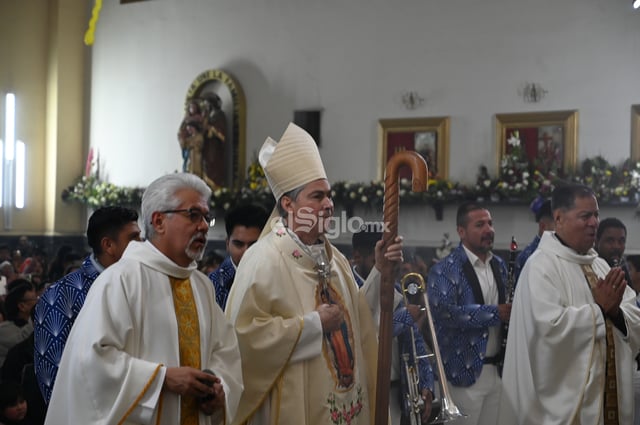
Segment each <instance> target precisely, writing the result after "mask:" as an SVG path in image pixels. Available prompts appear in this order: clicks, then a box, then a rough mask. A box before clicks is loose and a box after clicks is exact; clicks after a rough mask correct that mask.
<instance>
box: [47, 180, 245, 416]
mask: <svg viewBox="0 0 640 425" xmlns="http://www.w3.org/2000/svg"><path fill="white" fill-rule="evenodd" d="M210 196H211V189H210V188H209V187H208V186H207V185H206V183H204V181H202V179H200V178H199V177H197V176H195V175H193V174H188V173H175V174H169V175H166V176H163V177H160V178H158V179H156V180H155V181H154V182H152V183H151V184H150V185H149V187H148V188H147V189H146V190H145V192H144V195H143V197H142V214H141V215H142V222H143V227H144V231H145V236H146V238H147V241H146V242H131V243H130V244H129V246H128V247H127V249H126V250H125V252H124V254H123V256H122V258H121V259H120V261H118V263H116V264H114V265H113V266H111V267H109V268H108V269H107V270H105V271H104V272H103V273H101V274H100V276H99V277H98V278H97V279H96V281H95V282H94V284H93V286H92V289H91V291H90V292H89V294H88V295H87V299H86V301H85V305H84V307H83V308H82V310H80V314H79V315H78V319H77V320H76V323H75V324H74V326H73V328H72V329H71V333H70V335H69V338H68V340H67V345H66V347H65V350H64V353H63V355H62V360H61V362H60V369H59V371H58V378H57V381H56V385H55V387H54V389H53V394H52V397H51V401H50V403H49V411H48V412H47V419H46V422H45V424H50V425H58V424H98V423H100V424H102V423H110V424H111V423H113V424H115V423H155V424H161V425H170V424H171V425H173V424H177V423H181V424H187V423H188V424H192V423H193V424H200V425H208V424H218V423H223V422H225V421H226V422H227V423H228V422H229V421H230V419H231V418H233V416H234V415H235V412H236V408H237V405H238V401H239V397H240V394H241V393H242V372H241V368H240V353H239V350H238V342H237V339H236V335H235V332H234V331H233V328H232V327H231V325H230V324H229V323H228V322H227V320H226V318H225V316H224V314H223V313H222V310H221V309H220V307H219V306H218V305H217V304H216V300H215V293H214V289H213V285H211V282H210V281H209V279H208V278H207V277H206V276H205V275H204V274H202V273H201V272H199V271H198V270H197V261H199V260H200V259H201V258H202V255H203V253H204V251H205V247H206V244H207V233H208V231H209V226H210V221H211V217H210V214H209V207H208V201H209V198H210Z"/></svg>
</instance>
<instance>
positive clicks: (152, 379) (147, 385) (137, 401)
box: [118, 363, 164, 425]
mask: <svg viewBox="0 0 640 425" xmlns="http://www.w3.org/2000/svg"><path fill="white" fill-rule="evenodd" d="M163 366H164V365H163V364H162V363H160V364H159V365H158V366H156V370H154V371H153V375H151V378H150V379H149V381H148V382H147V383H146V384H145V386H144V388H143V389H142V392H140V394H139V395H138V397H137V398H136V399H135V400H134V402H133V404H132V405H131V407H129V409H127V411H126V412H125V413H124V416H123V417H122V419H120V421H119V422H118V425H122V424H123V423H124V421H125V420H127V418H128V417H129V415H130V414H131V412H133V409H135V408H136V406H137V405H138V403H139V402H140V400H142V397H144V395H145V393H146V392H147V390H148V389H149V387H150V386H151V383H152V382H153V381H154V380H155V379H156V376H158V372H159V371H160V368H161V367H163ZM160 396H161V397H162V393H160ZM160 401H162V398H160ZM160 406H161V405H160ZM158 417H160V409H158Z"/></svg>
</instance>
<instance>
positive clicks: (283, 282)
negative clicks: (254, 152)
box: [225, 223, 380, 425]
mask: <svg viewBox="0 0 640 425" xmlns="http://www.w3.org/2000/svg"><path fill="white" fill-rule="evenodd" d="M324 247H325V250H326V252H327V253H328V257H329V258H328V259H329V263H330V265H331V285H332V287H333V289H332V290H331V291H332V297H333V299H334V301H337V302H338V304H340V305H341V306H342V308H343V310H344V311H345V322H346V326H345V330H344V335H345V341H346V343H345V346H346V352H350V353H351V354H352V358H353V378H352V380H346V381H345V380H342V379H341V370H340V367H338V366H336V365H337V364H338V363H339V362H337V361H336V358H337V357H339V356H337V355H336V354H335V353H336V351H338V350H335V347H334V346H333V345H332V343H331V342H329V341H328V338H327V337H326V336H325V335H324V334H323V333H322V327H321V324H320V323H319V318H318V316H317V313H315V312H314V311H315V309H316V308H317V306H318V304H319V303H321V302H322V301H321V299H320V297H319V288H321V286H320V285H319V279H318V275H317V273H316V271H315V270H314V266H315V264H316V263H315V261H314V260H313V259H312V258H311V256H310V255H308V254H307V253H306V252H305V250H304V249H302V248H301V247H300V246H299V245H298V244H297V243H296V242H295V241H294V240H293V239H292V237H291V236H290V235H289V234H288V233H287V231H286V229H285V228H284V227H283V226H282V223H278V224H277V225H275V226H274V227H273V229H272V231H271V232H270V233H268V234H267V235H266V236H264V237H263V238H261V239H260V240H259V241H258V242H257V243H256V244H255V245H253V246H252V247H251V248H250V249H249V250H247V252H246V253H245V255H244V256H243V257H242V260H241V261H240V264H239V266H238V272H237V274H236V277H235V280H234V283H233V287H232V288H231V293H230V294H229V299H228V301H227V308H226V311H225V313H226V314H227V316H228V317H229V318H230V319H231V322H232V323H233V324H234V325H235V328H236V332H237V334H238V341H239V344H240V352H241V354H242V367H243V372H244V380H245V392H244V393H243V396H242V399H241V401H240V407H239V408H238V412H239V414H238V417H237V420H236V421H235V422H234V423H236V424H244V423H249V424H251V425H268V424H278V425H301V424H328V425H330V424H345V423H350V424H352V425H358V424H360V425H370V424H371V423H373V411H374V407H375V406H374V404H375V403H374V397H375V378H376V361H377V359H376V358H377V336H376V327H375V326H374V323H373V321H372V313H373V314H376V313H377V310H378V306H379V301H378V300H379V280H380V274H379V273H378V272H377V271H372V273H371V275H372V278H371V279H370V280H369V279H368V281H367V282H366V283H365V286H364V287H363V288H362V289H361V290H360V291H359V290H358V287H357V285H356V284H355V281H354V278H353V274H352V272H351V268H350V267H349V263H348V261H347V260H346V259H345V257H344V256H343V255H342V254H341V253H340V252H339V251H338V250H337V249H336V248H335V247H333V246H332V245H331V244H330V243H329V242H328V241H325V243H324ZM376 280H377V282H375V281H376ZM376 283H377V284H376ZM368 301H370V302H368Z"/></svg>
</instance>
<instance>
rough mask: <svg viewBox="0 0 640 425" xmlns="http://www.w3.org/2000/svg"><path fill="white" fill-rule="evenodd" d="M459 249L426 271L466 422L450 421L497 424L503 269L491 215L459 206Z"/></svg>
mask: <svg viewBox="0 0 640 425" xmlns="http://www.w3.org/2000/svg"><path fill="white" fill-rule="evenodd" d="M456 225H457V231H458V235H459V236H460V245H459V246H458V247H457V248H456V249H454V250H453V251H452V252H451V254H449V255H447V256H446V257H445V258H443V259H442V260H440V261H439V262H438V263H437V264H436V265H435V266H433V267H432V268H431V270H430V272H429V276H428V280H427V286H428V288H427V291H428V295H429V304H430V307H431V311H432V315H433V320H434V325H435V328H436V334H437V338H438V343H439V346H440V354H441V356H442V362H443V365H444V369H445V373H446V375H447V380H448V381H449V383H450V384H451V395H452V397H453V399H454V400H455V402H456V404H458V406H459V407H460V410H461V411H462V412H464V413H465V414H467V415H468V418H466V419H462V420H458V421H457V422H452V423H464V424H465V425H467V424H472V425H476V424H478V425H495V423H496V420H497V414H498V408H499V402H500V390H501V382H500V373H499V370H498V364H499V363H500V361H501V359H502V355H503V353H502V328H503V324H505V323H506V322H508V321H509V316H510V314H511V304H505V286H504V284H505V282H506V279H507V269H506V266H505V264H504V261H503V260H502V259H500V258H498V257H497V256H495V255H493V253H492V252H491V249H492V248H493V239H494V234H495V233H494V230H493V221H492V219H491V214H490V213H489V211H488V210H487V209H486V208H484V207H482V206H480V205H478V204H475V203H465V204H462V205H460V207H459V208H458V213H457V216H456Z"/></svg>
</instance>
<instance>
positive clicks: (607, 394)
mask: <svg viewBox="0 0 640 425" xmlns="http://www.w3.org/2000/svg"><path fill="white" fill-rule="evenodd" d="M580 267H581V268H582V272H583V273H584V275H585V276H586V278H587V281H588V282H589V285H590V286H591V289H592V290H593V288H595V286H596V284H597V283H598V276H596V273H595V272H594V271H593V268H592V267H591V264H581V265H580ZM605 325H606V329H607V355H606V367H605V378H604V385H605V386H604V423H605V425H618V423H619V422H618V383H617V378H616V346H615V342H614V339H613V327H612V326H613V325H612V324H611V320H609V319H607V318H605Z"/></svg>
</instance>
